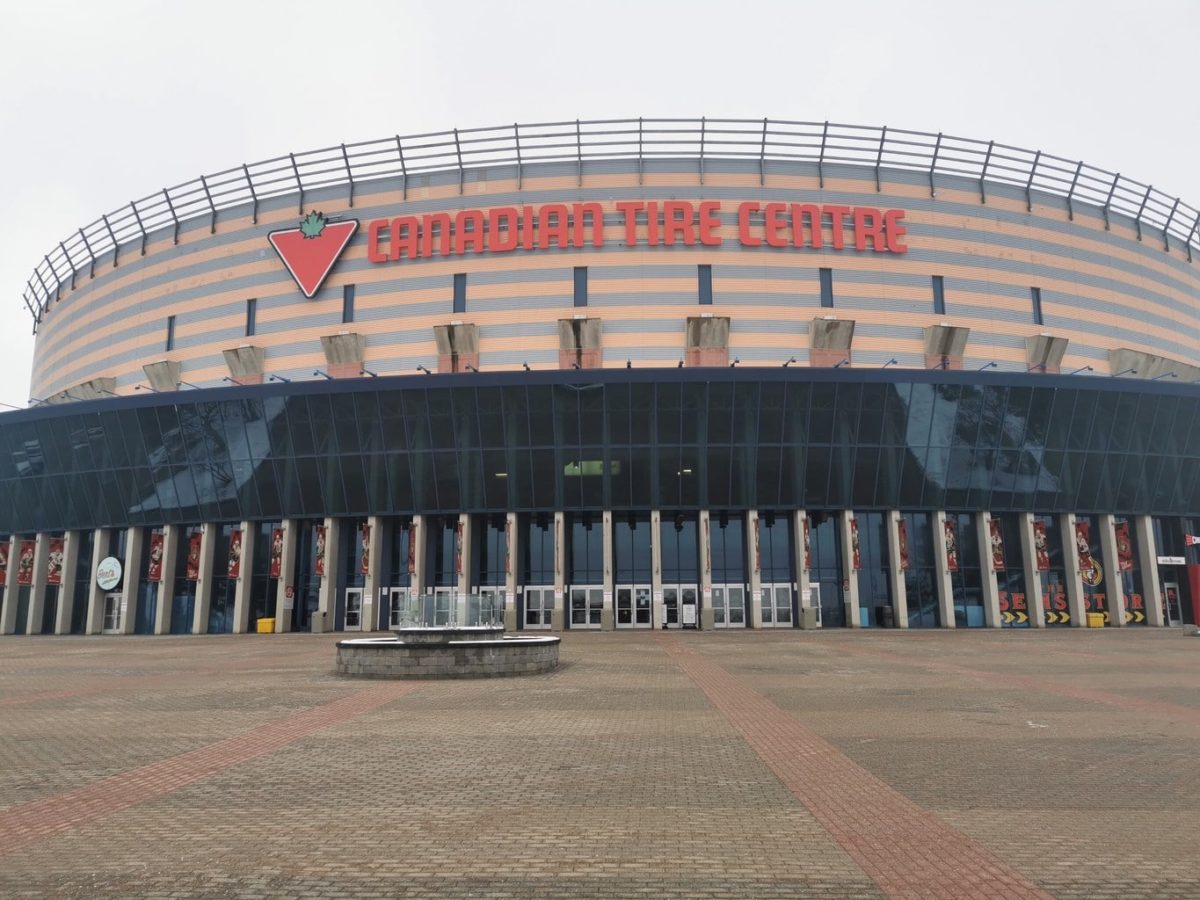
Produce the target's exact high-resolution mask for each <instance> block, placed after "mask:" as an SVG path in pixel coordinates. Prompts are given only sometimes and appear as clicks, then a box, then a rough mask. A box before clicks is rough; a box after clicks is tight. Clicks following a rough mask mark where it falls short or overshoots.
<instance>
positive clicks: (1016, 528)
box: [982, 514, 1042, 628]
mask: <svg viewBox="0 0 1200 900" xmlns="http://www.w3.org/2000/svg"><path fill="white" fill-rule="evenodd" d="M992 522H993V523H994V527H995V528H996V529H997V530H998V531H999V535H1000V541H999V545H998V546H994V547H989V548H988V552H987V553H985V554H984V560H983V562H982V564H983V565H985V566H989V565H992V564H993V562H992V560H993V557H994V556H998V557H1000V558H1002V560H1003V565H1002V566H1001V567H1000V568H999V569H997V570H996V587H997V589H998V591H999V600H1000V624H1001V626H1002V627H1004V628H1030V627H1032V626H1033V621H1032V618H1033V616H1037V615H1041V613H1042V605H1041V603H1039V602H1038V598H1037V596H1036V594H1033V595H1031V594H1030V593H1029V590H1028V588H1027V587H1026V584H1025V555H1024V553H1023V552H1022V545H1021V516H1018V515H1012V514H1006V515H994V516H992ZM1006 614H1007V615H1006Z"/></svg>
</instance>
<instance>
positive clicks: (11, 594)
mask: <svg viewBox="0 0 1200 900" xmlns="http://www.w3.org/2000/svg"><path fill="white" fill-rule="evenodd" d="M18 546H19V543H18V541H17V536H16V535H13V536H12V537H10V538H9V539H8V569H7V571H6V573H5V578H4V589H3V600H4V606H3V609H2V610H0V634H13V633H14V632H16V630H17V591H18V590H19V587H18V585H17V547H18Z"/></svg>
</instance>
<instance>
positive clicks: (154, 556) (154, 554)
mask: <svg viewBox="0 0 1200 900" xmlns="http://www.w3.org/2000/svg"><path fill="white" fill-rule="evenodd" d="M162 566H163V534H162V532H161V531H152V532H150V561H149V562H148V563H146V580H147V581H162Z"/></svg>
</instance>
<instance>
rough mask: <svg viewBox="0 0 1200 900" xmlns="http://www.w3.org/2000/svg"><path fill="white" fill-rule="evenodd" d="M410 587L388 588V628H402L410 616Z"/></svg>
mask: <svg viewBox="0 0 1200 900" xmlns="http://www.w3.org/2000/svg"><path fill="white" fill-rule="evenodd" d="M408 606H409V603H408V588H403V587H394V588H389V589H388V628H400V627H402V626H404V625H405V624H406V622H405V620H406V619H407V617H408Z"/></svg>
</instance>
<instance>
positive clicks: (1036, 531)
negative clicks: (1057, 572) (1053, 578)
mask: <svg viewBox="0 0 1200 900" xmlns="http://www.w3.org/2000/svg"><path fill="white" fill-rule="evenodd" d="M1033 554H1034V556H1036V557H1037V567H1038V569H1039V570H1041V571H1045V570H1046V569H1049V568H1050V541H1049V539H1048V538H1047V537H1046V523H1045V522H1042V521H1036V520H1035V521H1034V523H1033Z"/></svg>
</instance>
